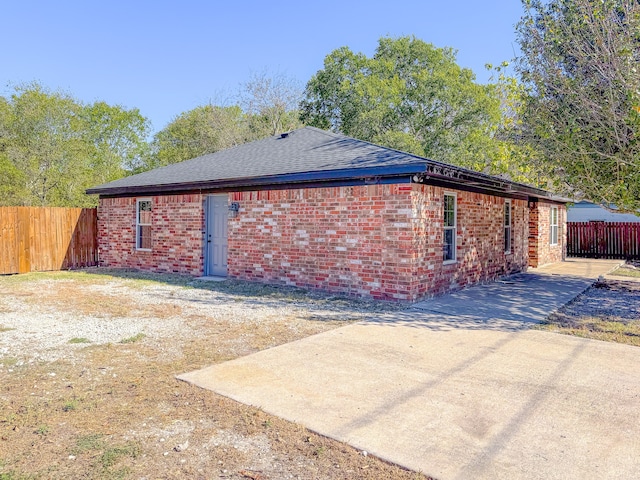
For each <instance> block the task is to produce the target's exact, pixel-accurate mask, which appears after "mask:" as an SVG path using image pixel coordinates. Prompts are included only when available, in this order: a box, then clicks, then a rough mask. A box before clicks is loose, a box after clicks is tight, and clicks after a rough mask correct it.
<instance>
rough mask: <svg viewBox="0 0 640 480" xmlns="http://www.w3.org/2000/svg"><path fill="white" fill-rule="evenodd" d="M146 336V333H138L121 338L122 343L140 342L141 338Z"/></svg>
mask: <svg viewBox="0 0 640 480" xmlns="http://www.w3.org/2000/svg"><path fill="white" fill-rule="evenodd" d="M144 337H146V335H145V334H144V333H137V334H136V335H133V336H132V337H128V338H123V339H122V340H120V343H136V342H139V341H140V340H142V339H143V338H144Z"/></svg>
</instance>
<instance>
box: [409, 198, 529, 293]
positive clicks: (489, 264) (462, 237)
mask: <svg viewBox="0 0 640 480" xmlns="http://www.w3.org/2000/svg"><path fill="white" fill-rule="evenodd" d="M445 192H447V193H455V194H456V198H457V200H456V202H457V235H456V247H457V248H456V262H455V263H452V264H446V265H445V264H443V261H442V255H443V247H442V246H443V243H444V241H443V229H444V225H443V223H444V221H443V220H444V219H443V213H442V211H443V210H442V209H443V198H444V194H445ZM412 201H413V205H414V210H415V211H416V215H415V216H414V220H413V222H414V227H413V230H414V235H415V238H416V246H417V248H416V275H415V281H414V286H413V290H414V292H415V297H416V298H420V297H423V296H425V295H433V294H439V293H444V292H446V291H449V290H455V289H457V288H461V287H464V286H466V285H469V284H473V283H478V282H485V281H488V280H493V279H496V278H498V277H500V276H504V275H507V274H510V273H514V272H520V271H525V270H526V269H527V261H528V245H527V236H528V223H529V212H528V208H527V202H526V201H524V200H515V199H512V200H511V212H512V213H511V215H512V222H511V252H510V253H505V252H504V235H505V234H504V216H503V215H504V204H505V199H504V198H501V197H495V196H490V195H483V194H480V193H470V192H462V191H449V190H445V189H443V188H440V187H433V186H428V185H414V190H413V192H412Z"/></svg>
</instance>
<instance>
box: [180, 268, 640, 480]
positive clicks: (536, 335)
mask: <svg viewBox="0 0 640 480" xmlns="http://www.w3.org/2000/svg"><path fill="white" fill-rule="evenodd" d="M568 267H569V266H568ZM595 267H597V268H596V270H597V271H596V272H595V273H593V272H592V273H590V274H589V275H590V276H591V277H593V276H596V277H597V276H599V275H602V274H604V273H606V271H608V270H609V269H610V268H611V265H609V264H607V263H604V262H602V263H598V262H596V263H595ZM590 282H591V281H590V280H588V279H585V278H583V277H580V276H578V275H574V276H573V277H566V276H557V275H553V274H550V273H547V272H544V271H538V272H534V273H532V274H526V275H520V276H516V277H514V278H513V279H511V280H509V281H508V282H504V283H501V284H490V285H485V286H479V287H473V288H469V289H466V290H463V291H462V292H459V293H457V294H455V295H457V296H458V300H457V301H454V300H452V299H453V298H455V297H454V296H448V297H440V298H438V299H434V300H433V301H429V302H424V303H421V304H418V305H417V306H416V307H415V308H413V309H411V310H408V311H405V312H401V313H398V314H395V315H387V316H380V317H376V318H372V319H371V320H370V321H367V322H362V323H359V324H354V325H350V326H347V327H343V328H339V329H336V330H333V331H330V332H326V333H323V334H320V335H315V336H313V337H309V338H306V339H303V340H300V341H298V342H294V343H290V344H287V345H282V346H280V347H276V348H273V349H270V350H265V351H262V352H258V353H256V354H253V355H249V356H247V357H243V358H239V359H236V360H233V361H230V362H226V363H223V364H219V365H215V366H212V367H208V368H205V369H203V370H199V371H196V372H191V373H188V374H185V375H182V376H180V377H179V378H181V379H183V380H186V381H189V382H192V383H194V384H196V385H199V386H201V387H204V388H208V389H211V390H213V391H215V392H217V393H219V394H222V395H225V396H227V397H230V398H233V399H236V400H238V401H240V402H242V403H246V404H250V405H254V406H258V407H261V408H262V409H264V410H265V411H267V412H269V413H272V414H275V415H278V416H280V417H283V418H285V419H288V420H291V421H294V422H298V423H301V424H303V425H305V426H306V427H308V428H310V429H312V430H314V431H316V432H318V433H321V434H323V435H326V436H329V437H332V438H335V439H338V440H341V441H344V442H347V443H349V444H351V445H353V446H355V447H356V448H360V449H363V450H366V451H368V452H370V453H372V454H375V455H377V456H379V457H381V458H384V459H386V460H389V461H391V462H394V463H397V464H400V465H403V466H405V467H407V468H410V469H412V470H416V471H421V472H423V473H426V474H428V475H431V476H433V477H436V478H438V479H442V480H448V479H483V478H486V479H578V478H580V479H602V478H607V479H631V478H640V462H639V460H638V459H639V458H640V349H639V348H637V347H631V346H626V345H618V344H613V343H605V342H599V341H594V340H587V339H581V338H576V337H570V336H564V335H556V334H552V333H546V332H541V331H535V330H528V329H527V328H524V327H526V326H527V324H530V321H531V317H530V315H533V318H534V320H538V319H541V318H543V317H544V315H545V312H548V311H550V310H553V309H555V308H557V307H558V306H560V305H561V304H563V303H565V302H566V301H568V300H570V299H571V298H573V296H575V295H577V294H579V293H580V292H581V291H582V290H584V288H586V287H587V286H588V285H589V283H590ZM460 296H463V297H460Z"/></svg>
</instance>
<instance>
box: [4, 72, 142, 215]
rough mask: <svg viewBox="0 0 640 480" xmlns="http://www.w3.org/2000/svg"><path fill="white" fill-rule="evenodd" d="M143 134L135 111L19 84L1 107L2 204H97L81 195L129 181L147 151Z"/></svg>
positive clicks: (140, 118)
mask: <svg viewBox="0 0 640 480" xmlns="http://www.w3.org/2000/svg"><path fill="white" fill-rule="evenodd" d="M147 129H148V124H147V121H146V119H144V118H143V117H141V116H140V114H139V113H138V112H137V110H132V111H127V110H125V109H123V108H121V107H109V106H108V105H106V104H104V103H101V102H98V103H95V104H93V105H84V104H82V103H81V102H78V101H77V100H75V99H74V98H73V97H71V96H70V95H69V94H66V93H63V92H51V91H48V90H47V89H45V88H44V87H42V86H41V85H39V84H37V83H32V84H26V85H21V86H19V87H17V88H16V89H15V92H14V93H13V94H12V95H11V97H10V98H8V99H7V98H2V101H0V192H1V193H2V194H3V195H2V197H0V202H1V203H2V204H5V205H42V206H90V205H95V203H96V201H97V200H96V199H95V198H94V197H90V196H87V195H85V193H84V191H85V190H86V189H87V188H88V187H90V186H94V185H97V184H99V183H104V182H105V181H109V180H113V179H115V178H119V177H122V176H124V175H126V174H127V167H128V165H129V163H130V162H132V161H133V159H134V158H135V157H136V156H137V155H139V154H141V153H142V152H143V151H144V144H145V142H146V140H145V137H146V135H147Z"/></svg>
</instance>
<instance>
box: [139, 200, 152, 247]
mask: <svg viewBox="0 0 640 480" xmlns="http://www.w3.org/2000/svg"><path fill="white" fill-rule="evenodd" d="M136 249H138V250H151V199H149V198H140V199H138V200H137V201H136Z"/></svg>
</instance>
